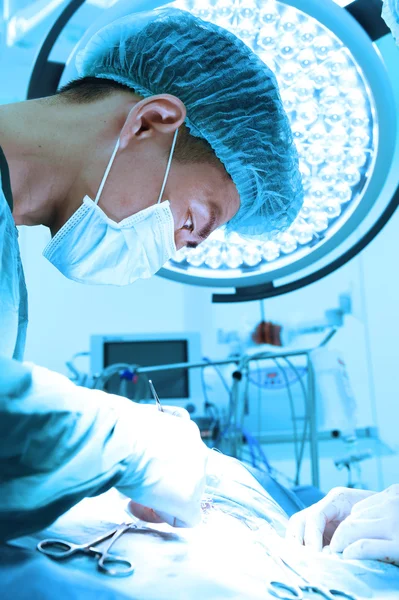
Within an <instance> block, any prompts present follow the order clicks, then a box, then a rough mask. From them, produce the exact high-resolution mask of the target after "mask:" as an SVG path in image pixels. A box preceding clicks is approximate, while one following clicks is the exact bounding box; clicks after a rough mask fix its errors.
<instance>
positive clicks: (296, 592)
mask: <svg viewBox="0 0 399 600" xmlns="http://www.w3.org/2000/svg"><path fill="white" fill-rule="evenodd" d="M268 591H269V593H270V594H271V595H272V596H274V597H275V598H279V600H302V599H303V592H302V591H301V589H300V588H298V587H296V586H293V585H289V584H288V583H283V582H282V581H269V584H268Z"/></svg>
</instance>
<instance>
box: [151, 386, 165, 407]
mask: <svg viewBox="0 0 399 600" xmlns="http://www.w3.org/2000/svg"><path fill="white" fill-rule="evenodd" d="M148 383H149V384H150V388H151V393H152V395H153V396H154V400H155V402H156V403H157V408H158V410H160V411H161V412H165V411H164V409H163V408H162V404H161V401H160V399H159V396H158V394H157V392H156V389H155V387H154V384H153V383H152V381H151V379H149V380H148Z"/></svg>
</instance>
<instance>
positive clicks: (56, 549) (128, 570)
mask: <svg viewBox="0 0 399 600" xmlns="http://www.w3.org/2000/svg"><path fill="white" fill-rule="evenodd" d="M134 527H137V525H136V524H135V523H134V522H133V521H132V522H129V523H122V524H121V525H118V526H114V527H113V528H112V529H111V530H110V531H107V532H105V533H103V534H102V535H100V536H99V537H97V538H96V539H94V540H92V541H90V542H88V543H86V544H75V543H73V542H68V541H65V540H60V539H51V538H49V539H45V540H42V541H41V542H39V543H38V545H37V550H39V552H41V553H42V554H45V555H46V556H48V557H50V558H53V559H55V560H64V559H65V558H69V557H70V556H73V555H74V554H78V553H83V554H90V555H94V556H98V557H99V560H98V563H97V568H98V569H99V570H100V571H102V572H103V573H105V574H106V575H110V576H112V577H126V576H127V575H131V574H132V573H133V572H134V567H133V563H132V562H131V561H130V560H129V559H127V558H124V557H122V556H116V555H113V554H110V553H109V551H110V549H111V547H112V546H113V545H114V543H115V542H116V540H117V539H118V538H120V537H121V535H123V534H124V533H125V532H126V531H128V530H129V529H131V528H134ZM109 538H111V539H110V540H109ZM105 540H109V542H108V544H106V546H105V548H103V549H102V550H99V549H98V548H95V546H97V545H98V544H100V543H101V542H104V541H105Z"/></svg>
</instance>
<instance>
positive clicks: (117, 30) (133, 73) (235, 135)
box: [76, 8, 303, 237]
mask: <svg viewBox="0 0 399 600" xmlns="http://www.w3.org/2000/svg"><path fill="white" fill-rule="evenodd" d="M76 66H77V69H78V73H79V75H80V76H81V77H85V76H92V77H93V76H94V77H98V78H105V79H111V80H114V81H117V82H119V83H121V84H124V85H126V86H128V87H130V88H132V89H133V90H134V91H135V92H136V93H138V94H139V95H141V96H143V97H148V96H152V95H155V94H162V93H167V94H172V95H174V96H176V97H178V98H179V99H180V100H181V101H182V102H183V103H184V104H185V106H186V109H187V118H186V125H187V127H188V129H189V131H190V133H191V134H192V135H193V136H196V137H199V138H203V139H205V140H206V141H207V142H208V143H209V144H210V146H211V147H212V149H213V150H214V152H215V154H216V156H217V157H218V159H219V160H220V161H221V162H222V163H223V165H224V167H225V169H226V171H227V172H228V173H229V175H230V177H231V178H232V180H233V182H234V184H235V186H236V188H237V191H238V194H239V196H240V208H239V210H238V212H237V214H236V215H235V216H234V217H233V218H232V219H231V221H230V222H229V223H228V224H227V231H228V232H232V231H236V232H237V233H240V234H242V235H244V236H249V237H252V236H255V237H261V236H262V235H264V234H267V233H268V232H270V231H273V230H276V229H279V230H282V229H285V228H287V227H288V226H289V225H290V224H291V222H292V221H293V220H294V219H295V217H296V216H297V214H298V212H299V209H300V207H301V204H302V197H303V191H302V184H301V177H300V173H299V169H298V157H297V152H296V149H295V145H294V143H293V137H292V133H291V130H290V126H289V122H288V118H287V115H286V114H285V112H284V109H283V105H282V101H281V97H280V94H279V90H278V86H277V82H276V79H275V76H274V74H273V73H272V71H271V70H270V69H269V68H268V67H267V66H266V65H265V63H264V62H262V61H261V60H260V58H259V57H258V56H257V55H256V54H255V53H254V52H252V51H251V50H250V48H248V47H247V46H246V45H245V44H244V43H243V42H242V41H241V40H239V39H238V38H237V37H236V36H234V35H233V34H232V33H230V32H228V31H226V30H225V29H222V28H221V27H218V26H217V25H214V24H213V23H209V22H206V21H203V20H201V19H199V18H197V17H195V16H193V15H192V14H190V13H189V12H186V11H181V10H177V9H173V8H166V9H165V8H163V9H158V10H155V11H151V12H145V13H134V14H131V15H128V16H125V17H122V18H119V19H117V20H115V21H113V22H111V23H109V24H108V25H106V26H105V27H104V28H102V29H100V30H99V31H98V32H97V33H96V34H94V35H93V37H92V38H91V39H90V40H89V42H88V43H87V45H86V46H85V47H84V48H83V49H82V50H80V52H79V53H78V55H77V58H76Z"/></svg>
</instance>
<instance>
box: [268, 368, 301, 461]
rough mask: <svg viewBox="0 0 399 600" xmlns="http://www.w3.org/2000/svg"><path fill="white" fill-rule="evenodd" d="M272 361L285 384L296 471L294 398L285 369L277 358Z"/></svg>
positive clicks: (296, 440) (296, 436) (296, 448)
mask: <svg viewBox="0 0 399 600" xmlns="http://www.w3.org/2000/svg"><path fill="white" fill-rule="evenodd" d="M272 360H273V362H274V363H275V364H276V365H277V368H278V369H279V371H280V372H281V374H282V376H283V379H284V382H285V385H286V388H287V395H288V401H289V404H290V409H291V421H292V430H293V433H294V454H295V462H296V467H297V469H298V460H299V452H298V429H297V423H296V414H295V404H294V398H293V395H292V391H291V386H290V383H289V381H288V377H287V373H286V372H285V369H284V368H283V367H282V366H281V365H280V363H279V362H278V360H277V358H272Z"/></svg>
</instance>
